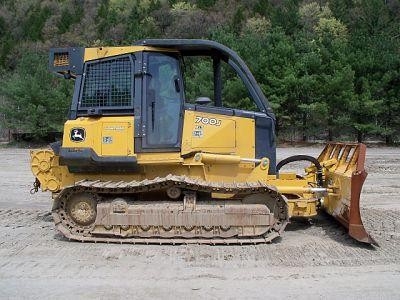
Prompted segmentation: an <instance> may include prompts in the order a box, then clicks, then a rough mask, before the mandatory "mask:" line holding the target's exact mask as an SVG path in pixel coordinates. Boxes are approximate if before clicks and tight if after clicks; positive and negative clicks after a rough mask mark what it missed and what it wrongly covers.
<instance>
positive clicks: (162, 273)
mask: <svg viewBox="0 0 400 300" xmlns="http://www.w3.org/2000/svg"><path fill="white" fill-rule="evenodd" d="M320 151H321V148H319V147H307V148H280V149H278V159H282V158H285V157H287V156H289V155H294V154H309V155H317V154H318V153H319V152H320ZM302 167H303V166H302V164H296V163H294V164H290V165H289V166H287V167H285V168H286V169H290V168H293V169H294V170H301V168H302ZM366 168H367V171H368V172H369V176H368V178H367V180H366V183H365V185H364V189H363V193H362V202H361V207H362V209H361V212H362V217H363V221H364V224H365V227H366V228H367V229H368V231H369V232H370V233H371V234H372V236H373V237H374V238H375V239H376V240H377V241H378V243H379V245H380V247H374V246H365V245H362V244H360V243H358V242H355V241H353V240H352V239H350V238H349V237H348V236H347V235H346V232H345V230H344V229H343V228H342V227H341V226H339V225H338V224H337V223H336V222H335V221H334V220H333V219H332V218H331V217H330V216H327V215H325V214H322V215H320V216H319V217H318V218H317V219H315V220H314V222H313V224H309V223H307V222H293V223H292V224H290V225H289V226H288V228H287V230H286V232H285V234H284V235H283V237H282V238H280V239H278V240H277V241H276V242H274V243H272V244H268V245H257V246H204V245H182V246H154V245H152V246H146V245H116V244H91V243H77V242H69V241H66V240H65V239H64V238H62V237H61V236H60V235H59V234H58V233H57V232H56V231H55V230H54V226H53V223H52V220H51V217H50V214H49V210H50V208H51V198H50V194H48V193H37V194H35V195H30V194H29V189H30V188H31V185H32V182H33V176H32V175H31V173H30V170H29V151H28V150H26V149H6V148H0V183H1V184H0V298H6V299H8V298H17V299H19V298H24V299H25V298H29V299H36V298H43V297H47V298H49V299H71V298H77V299H88V298H95V299H98V298H102V299H109V298H112V299H119V298H128V297H129V298H133V299H152V298H163V299H176V298H177V299H182V298H190V299H204V298H206V299H238V298H245V299H260V298H263V299H264V298H270V299H278V298H279V299H282V298H288V299H292V298H293V299H310V298H311V299H338V298H344V299H399V298H400V290H399V289H398V287H397V284H398V283H399V282H400V247H399V246H400V217H399V211H400V196H399V195H400V181H399V178H400V176H399V175H400V150H399V149H397V148H369V149H367V162H366Z"/></svg>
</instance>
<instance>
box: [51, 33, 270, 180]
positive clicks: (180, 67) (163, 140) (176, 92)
mask: <svg viewBox="0 0 400 300" xmlns="http://www.w3.org/2000/svg"><path fill="white" fill-rule="evenodd" d="M128 48H131V49H133V50H132V51H130V52H129V51H128V50H127V51H126V53H122V54H121V52H119V53H118V52H116V54H115V55H108V56H106V57H104V58H100V59H92V60H90V59H89V60H86V59H84V58H85V55H86V52H85V51H86V50H87V49H83V48H67V49H65V48H64V49H52V51H51V54H50V64H51V65H50V67H51V69H52V70H53V71H56V72H57V73H59V74H62V75H63V76H64V77H65V78H70V77H73V78H75V91H74V97H73V102H72V105H71V110H70V115H69V118H70V119H71V120H75V119H76V118H78V117H93V118H97V117H101V116H130V115H134V116H135V118H134V147H135V149H134V151H135V153H146V152H148V153H151V152H180V151H181V149H182V143H183V140H182V136H183V126H184V118H185V112H187V111H192V112H195V113H199V114H200V113H203V114H209V115H212V116H213V120H214V119H215V120H218V116H226V117H238V118H247V119H252V120H254V124H255V125H254V127H255V129H254V131H255V138H254V140H255V145H254V154H253V155H254V158H257V159H260V158H262V157H268V158H269V159H270V172H271V173H274V172H275V164H276V159H275V156H276V155H275V116H274V114H273V113H272V111H271V109H270V106H269V104H268V102H267V100H266V98H265V96H264V95H263V93H262V91H261V89H260V87H259V86H258V84H257V82H256V80H255V79H254V77H253V75H252V74H251V72H250V70H249V69H248V67H247V66H246V64H245V63H244V62H243V60H242V59H241V58H240V57H239V56H238V55H237V54H236V53H235V52H234V51H232V50H231V49H229V48H227V47H225V46H223V45H221V44H219V43H216V42H213V41H207V40H185V39H176V40H175V39H167V40H165V39H149V40H142V41H138V42H136V43H135V44H134V46H132V47H127V48H126V49H128ZM91 49H92V51H104V50H103V49H102V48H91ZM93 49H96V50H93ZM109 49H111V48H109ZM120 49H122V48H119V49H118V50H120ZM64 56H68V58H69V60H68V61H67V63H65V62H64V60H63V57H64ZM193 58H194V59H202V60H203V59H205V61H207V63H205V65H207V64H208V66H209V68H210V70H209V74H210V76H208V78H207V79H204V78H199V79H198V81H199V82H202V81H203V80H209V82H208V83H207V85H208V86H209V90H208V92H204V91H203V90H198V87H194V88H193V87H190V86H188V85H187V84H186V85H185V84H184V83H185V78H187V76H196V73H193V70H192V72H190V70H186V71H187V72H184V71H185V65H186V64H187V62H188V61H190V60H191V59H193ZM56 61H57V62H59V63H58V64H57V63H56ZM225 70H230V72H233V73H234V74H235V75H236V76H237V77H238V78H239V79H240V81H241V82H242V85H243V86H244V87H245V88H244V90H245V91H246V92H247V95H245V97H246V99H249V101H250V102H251V105H252V106H249V107H251V108H250V109H249V110H243V109H239V108H238V107H239V105H238V104H236V103H232V100H230V99H229V97H227V96H225V95H223V88H224V86H223V85H224V80H225V79H226V78H225V77H226V76H225V73H224V71H225ZM185 76H186V77H185ZM193 78H194V79H195V80H196V79H197V78H196V77H192V79H193ZM191 82H192V84H193V80H191ZM195 82H196V81H195ZM199 86H200V85H199ZM227 89H229V87H228V88H227ZM232 128H235V126H234V127H232ZM221 132H222V131H221ZM195 133H196V134H197V133H198V132H195V130H194V131H193V134H195ZM221 134H222V133H221ZM235 134H236V133H235ZM241 134H242V133H241ZM214 138H215V139H220V138H223V137H222V136H221V137H219V136H218V134H217V135H216V136H215V137H214ZM235 139H237V137H235V136H234V137H233V143H235ZM221 151H222V150H221ZM228 152H230V151H229V149H228V148H227V149H225V150H223V151H222V152H221V153H228ZM253 155H252V156H253Z"/></svg>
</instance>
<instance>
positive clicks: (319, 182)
mask: <svg viewBox="0 0 400 300" xmlns="http://www.w3.org/2000/svg"><path fill="white" fill-rule="evenodd" d="M303 160H305V161H309V162H311V163H313V164H314V165H315V167H316V168H317V173H316V175H317V185H318V186H323V184H324V180H323V178H322V166H321V164H320V163H319V161H318V160H317V159H316V158H315V157H312V156H309V155H293V156H289V157H288V158H285V159H283V160H281V161H280V162H279V163H278V164H277V165H276V172H277V173H278V174H279V170H280V169H281V168H282V167H283V166H284V165H287V164H288V163H291V162H295V161H303Z"/></svg>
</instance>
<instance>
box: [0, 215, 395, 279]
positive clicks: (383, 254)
mask: <svg viewBox="0 0 400 300" xmlns="http://www.w3.org/2000/svg"><path fill="white" fill-rule="evenodd" d="M0 216H2V217H1V218H0V236H2V238H1V241H2V244H0V253H1V258H0V274H8V275H7V277H8V278H10V277H14V276H15V278H20V277H21V278H22V277H30V276H34V275H35V274H38V272H39V273H40V274H42V276H58V277H62V278H64V277H65V278H67V277H69V276H78V277H84V276H93V274H95V273H96V272H97V271H96V270H97V269H98V268H102V267H103V268H107V267H108V265H109V264H110V263H117V265H119V264H120V263H121V262H124V261H125V262H126V261H130V262H131V263H133V264H134V265H135V264H148V263H150V262H152V261H154V260H156V261H158V262H160V263H161V264H169V263H173V262H174V261H179V262H180V263H183V264H185V265H186V266H189V267H204V266H208V267H223V266H226V265H227V264H229V265H232V266H235V267H238V268H241V267H249V266H254V267H256V266H260V265H261V266H265V267H269V266H290V267H305V266H308V267H310V266H362V265H378V264H392V263H400V252H399V250H398V249H399V246H400V236H399V234H398V233H399V230H400V228H399V227H397V226H398V219H397V216H396V212H395V211H390V210H388V211H381V210H376V209H363V217H364V223H365V225H366V227H367V228H369V229H370V230H371V232H372V234H373V235H374V237H375V238H376V239H377V240H378V243H379V244H380V246H381V247H379V248H378V247H373V246H365V245H363V244H361V243H358V242H356V241H354V240H352V239H351V238H349V237H348V235H347V233H346V231H345V230H344V229H343V228H342V227H341V226H339V225H337V224H336V222H335V221H334V220H333V219H331V218H330V217H329V216H324V215H322V216H321V217H319V218H317V219H316V220H315V222H314V224H313V225H310V224H307V223H306V222H293V223H292V224H291V226H289V228H288V231H287V232H286V233H285V234H284V235H283V238H282V239H280V240H278V242H276V243H272V244H268V245H257V246H242V247H239V246H200V245H181V246H135V245H119V244H114V245H107V244H93V243H77V242H69V241H67V240H65V239H64V238H62V237H61V236H60V235H58V234H56V233H55V231H54V230H53V224H52V222H51V220H50V217H49V215H48V213H47V212H45V211H40V210H33V211H32V210H20V209H19V210H11V211H10V210H0ZM32 257H34V258H32ZM43 258H44V259H43ZM38 259H39V260H38ZM38 261H40V264H39V263H38Z"/></svg>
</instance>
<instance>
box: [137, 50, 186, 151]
mask: <svg viewBox="0 0 400 300" xmlns="http://www.w3.org/2000/svg"><path fill="white" fill-rule="evenodd" d="M142 73H143V76H142V95H141V98H142V101H141V117H140V131H139V136H137V139H136V142H135V148H136V149H135V150H136V152H179V151H180V145H181V140H182V122H183V113H182V109H183V88H182V84H181V82H182V79H181V78H182V76H181V71H180V63H179V59H178V57H177V56H174V55H171V54H166V53H159V52H144V53H143V70H142ZM138 142H139V143H138Z"/></svg>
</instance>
